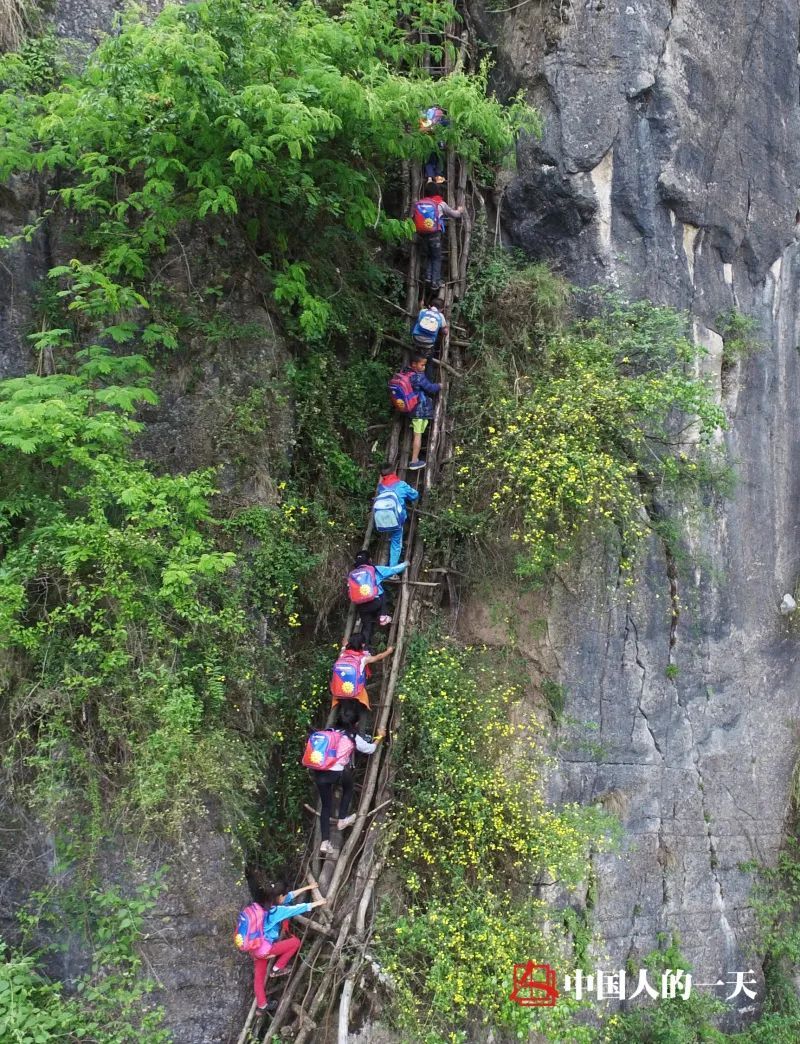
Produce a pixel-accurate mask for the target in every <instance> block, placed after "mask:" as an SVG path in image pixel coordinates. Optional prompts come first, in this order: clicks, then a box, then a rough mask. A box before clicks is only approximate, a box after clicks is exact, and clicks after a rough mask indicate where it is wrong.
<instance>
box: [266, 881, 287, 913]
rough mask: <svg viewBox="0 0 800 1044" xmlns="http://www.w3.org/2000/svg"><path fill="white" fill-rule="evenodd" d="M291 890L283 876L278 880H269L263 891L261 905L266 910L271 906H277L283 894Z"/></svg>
mask: <svg viewBox="0 0 800 1044" xmlns="http://www.w3.org/2000/svg"><path fill="white" fill-rule="evenodd" d="M288 891H289V885H288V884H287V883H286V881H284V880H283V878H278V880H277V881H267V882H266V883H265V885H264V888H263V891H262V893H261V896H262V898H261V905H262V906H263V907H264V909H265V910H269V909H270V907H272V906H275V905H276V904H277V902H278V900H279V899H280V897H281V896H282V895H286V893H287V892H288Z"/></svg>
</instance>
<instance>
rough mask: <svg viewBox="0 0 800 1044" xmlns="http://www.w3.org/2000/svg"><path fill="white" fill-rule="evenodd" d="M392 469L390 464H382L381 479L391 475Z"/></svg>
mask: <svg viewBox="0 0 800 1044" xmlns="http://www.w3.org/2000/svg"><path fill="white" fill-rule="evenodd" d="M393 474H394V468H393V467H392V465H391V464H384V465H383V467H382V468H381V478H386V476H387V475H393Z"/></svg>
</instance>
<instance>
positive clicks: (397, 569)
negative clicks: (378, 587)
mask: <svg viewBox="0 0 800 1044" xmlns="http://www.w3.org/2000/svg"><path fill="white" fill-rule="evenodd" d="M405 568H406V564H405V562H401V563H400V565H396V566H375V572H376V573H377V576H378V581H379V582H382V581H384V580H385V579H386V577H387V576H397V574H398V573H402V572H403V570H404V569H405Z"/></svg>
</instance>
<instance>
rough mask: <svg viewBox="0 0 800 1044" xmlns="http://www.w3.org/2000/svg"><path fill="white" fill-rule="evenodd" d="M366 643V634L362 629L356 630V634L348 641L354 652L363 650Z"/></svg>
mask: <svg viewBox="0 0 800 1044" xmlns="http://www.w3.org/2000/svg"><path fill="white" fill-rule="evenodd" d="M365 644H366V643H365V641H364V635H363V634H362V633H361V631H356V632H355V634H351V635H350V638H349V639H348V641H347V648H348V649H352V650H353V652H363V650H364V646H365Z"/></svg>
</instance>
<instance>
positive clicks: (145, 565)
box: [0, 348, 255, 828]
mask: <svg viewBox="0 0 800 1044" xmlns="http://www.w3.org/2000/svg"><path fill="white" fill-rule="evenodd" d="M145 368H146V366H145V364H144V361H143V360H142V359H141V358H140V357H135V356H131V357H122V358H119V357H112V356H110V355H109V354H108V353H107V352H105V351H103V350H101V349H99V348H95V349H92V350H88V351H87V352H86V353H84V362H83V364H82V365H81V367H80V368H79V370H78V373H77V374H75V375H73V376H68V375H56V376H53V377H25V378H17V379H15V380H8V381H5V382H3V383H2V384H0V445H2V446H3V447H4V453H3V455H2V457H0V476H1V481H2V489H3V496H2V498H1V499H0V538H2V540H3V543H4V545H5V552H6V553H5V556H4V558H3V561H2V564H1V565H0V621H1V623H2V626H1V627H0V635H1V637H0V648H2V649H4V650H6V651H7V652H11V651H15V652H17V653H18V654H22V655H20V656H18V658H17V661H16V668H15V670H16V677H15V678H14V686H13V694H12V698H11V701H10V703H9V705H8V708H7V714H8V716H9V721H10V724H11V725H12V727H13V731H14V744H15V747H16V754H17V759H18V761H20V762H22V763H24V764H26V765H27V766H28V767H29V768H34V769H35V770H36V783H35V793H36V796H37V798H38V801H39V803H40V806H41V809H42V810H43V811H44V812H45V813H46V814H47V815H48V816H49V817H51V818H53V819H55V818H56V817H58V816H59V815H61V814H63V813H64V811H65V809H63V808H62V807H61V805H62V802H63V801H65V800H66V795H67V794H68V793H71V795H72V799H73V800H79V795H80V792H81V790H83V792H84V795H85V796H86V798H87V800H89V799H91V797H92V795H95V798H94V800H93V801H92V805H93V807H92V808H91V809H90V810H88V811H89V812H90V813H91V815H92V817H93V819H94V821H95V828H96V827H97V823H96V820H97V816H98V814H99V808H98V805H99V799H98V798H97V790H96V788H97V780H96V769H97V766H102V771H103V775H104V777H105V778H106V780H108V781H111V780H115V781H117V782H118V784H119V786H120V788H121V789H120V798H119V801H120V803H121V804H120V807H119V808H118V812H121V811H122V810H123V809H124V808H125V807H126V806H128V805H130V806H132V807H134V808H136V809H138V810H140V811H143V812H145V813H146V814H147V815H148V817H150V819H151V820H154V819H157V818H163V819H164V820H165V821H167V820H168V821H169V822H170V823H172V824H173V825H175V824H177V823H178V822H179V821H180V818H181V817H182V815H183V814H184V813H185V811H186V808H187V807H189V806H194V805H195V804H196V803H197V801H198V799H199V798H200V796H201V795H204V794H208V793H215V794H218V795H224V794H229V795H234V794H236V795H238V793H239V792H240V791H242V790H245V791H247V790H252V788H253V779H254V774H255V759H254V756H253V752H252V751H250V750H248V749H247V748H246V747H243V745H242V744H241V743H239V742H236V741H234V739H233V738H232V736H231V735H230V734H229V733H228V731H227V728H226V692H227V690H228V687H229V685H230V682H231V681H232V680H233V679H235V677H236V674H237V672H238V671H239V670H241V669H242V663H241V658H240V657H239V655H238V654H237V652H236V645H237V642H239V641H241V640H242V636H243V634H244V633H245V628H244V618H243V614H242V610H241V608H240V607H239V606H238V604H237V599H236V595H235V593H234V592H233V591H232V587H231V583H230V568H231V566H232V564H233V555H232V554H231V553H230V552H227V551H223V550H221V549H220V548H219V547H218V546H217V544H216V542H215V539H214V535H213V531H214V522H213V518H212V515H211V510H210V503H209V501H210V498H211V497H212V495H213V493H214V486H213V481H212V475H210V474H202V473H197V474H191V475H186V476H177V477H172V476H157V475H155V474H153V472H152V471H150V470H149V469H148V468H147V467H146V466H145V465H144V464H143V463H142V462H140V461H137V460H134V459H133V458H132V457H131V456H130V451H129V440H130V438H131V436H132V434H133V433H135V432H136V431H137V430H138V428H139V425H138V423H137V422H136V421H134V420H133V419H132V413H133V410H134V409H135V407H136V404H137V402H139V401H140V400H142V399H144V400H145V401H150V400H151V399H152V393H151V392H149V390H148V389H147V388H145V387H141V386H139V385H137V384H136V383H135V375H137V374H141V373H142V372H143V371H144V370H145ZM120 378H122V379H123V380H124V379H126V378H127V379H128V380H132V381H134V383H127V384H118V383H114V381H115V380H118V379H120ZM228 747H230V752H229V753H226V750H227V748H228ZM68 782H69V783H71V784H72V787H71V788H69V789H68V788H67V783H68ZM236 801H237V802H238V801H239V798H238V796H237V797H236Z"/></svg>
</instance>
